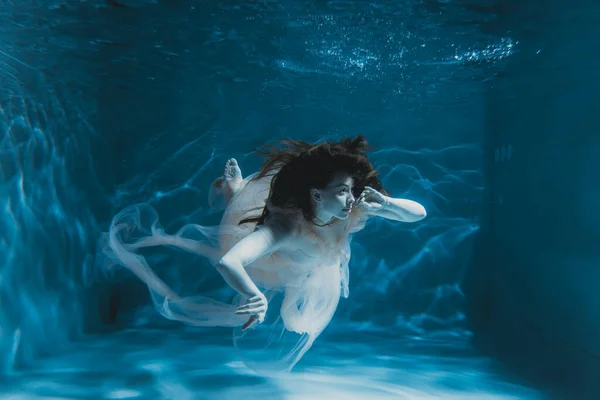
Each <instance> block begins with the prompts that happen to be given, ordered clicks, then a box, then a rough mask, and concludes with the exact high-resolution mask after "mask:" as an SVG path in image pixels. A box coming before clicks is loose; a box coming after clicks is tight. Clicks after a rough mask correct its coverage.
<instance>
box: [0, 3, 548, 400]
mask: <svg viewBox="0 0 600 400" xmlns="http://www.w3.org/2000/svg"><path fill="white" fill-rule="evenodd" d="M501 12H502V9H501V8H496V7H494V3H493V2H490V3H486V2H481V4H479V5H478V6H474V5H472V4H470V3H468V2H420V1H398V2H385V1H373V2H358V1H355V2H350V1H348V2H346V1H328V2H311V1H281V2H276V1H257V2H250V1H247V2H245V1H232V2H220V1H197V2H183V1H174V2H160V1H150V0H147V1H145V0H114V1H100V0H97V1H86V2H71V1H68V2H67V1H58V0H55V1H30V0H27V1H25V0H23V1H19V2H12V3H11V2H4V3H3V4H2V5H0V17H2V18H1V20H2V21H5V22H3V23H2V24H1V25H2V26H1V27H0V79H1V82H2V87H0V134H1V135H2V136H1V139H0V182H1V184H0V199H1V200H2V202H1V204H2V207H0V304H1V308H0V349H1V352H0V354H1V356H0V361H1V362H2V366H1V373H2V374H3V377H4V378H5V379H3V380H2V381H1V384H0V385H1V387H0V392H1V393H2V394H3V396H4V397H3V398H7V399H36V398H56V399H59V398H60V399H67V398H68V399H72V398H76V399H87V398H89V399H99V398H110V399H115V398H148V399H163V398H164V399H211V398H215V399H227V398H240V397H245V398H268V399H271V398H273V399H306V398H310V399H331V398H345V399H379V398H381V399H384V398H385V399H387V398H390V399H429V398H431V399H469V398H473V399H538V398H543V396H542V394H541V390H539V389H534V388H533V387H531V384H530V383H528V382H526V381H525V380H524V379H523V378H521V377H519V376H518V374H516V373H515V372H513V371H511V369H510V368H507V367H506V366H504V365H502V364H501V363H500V362H499V361H495V360H493V359H492V358H489V357H487V356H485V355H482V354H480V353H479V352H478V350H476V349H475V348H474V347H473V345H472V343H471V339H472V338H473V336H474V335H475V334H476V332H472V330H471V326H470V324H469V321H468V317H467V315H466V302H467V301H468V299H466V298H465V295H464V293H463V290H462V288H461V284H462V281H463V278H464V274H465V269H466V266H467V264H468V263H469V262H470V257H471V254H472V248H473V245H474V239H475V236H476V235H477V232H478V230H479V228H480V213H481V210H482V204H481V203H482V193H483V190H484V183H483V182H484V179H483V142H484V125H485V123H486V121H485V112H484V107H485V94H486V91H487V90H488V88H489V85H492V84H493V82H494V79H496V78H497V76H498V75H499V73H500V72H501V71H502V69H503V67H504V65H505V63H506V62H507V60H510V58H511V57H514V55H515V54H517V53H518V51H519V40H518V38H515V37H512V36H511V30H510V29H509V27H503V26H501V25H498V24H496V21H497V19H498V15H499V14H500V13H501ZM357 132H362V133H364V134H365V135H366V136H367V138H368V139H369V141H370V142H371V143H372V144H373V145H374V146H375V150H374V151H373V152H372V153H371V157H372V161H373V163H374V164H375V165H376V166H377V168H379V169H380V171H381V175H380V176H381V178H382V182H383V184H384V186H385V187H386V188H388V189H389V190H390V192H391V193H392V194H393V195H394V196H397V197H408V198H411V199H414V200H417V201H419V202H421V203H422V204H424V205H425V207H426V208H427V210H428V217H427V219H426V220H425V221H423V222H422V223H419V224H414V225H402V224H398V223H391V222H389V221H373V222H370V223H369V225H368V226H367V228H366V229H365V230H364V231H362V232H360V233H359V234H357V235H356V236H355V239H354V243H353V259H352V261H351V264H350V267H351V278H350V297H349V299H347V300H344V301H342V302H341V303H340V307H339V308H338V311H337V314H336V316H335V318H334V320H333V322H332V324H331V325H330V326H329V327H328V329H327V330H326V332H325V333H324V334H323V335H322V337H320V338H319V340H318V341H317V343H316V344H315V345H314V346H313V348H312V349H311V350H310V351H309V352H308V353H307V355H306V356H305V357H304V359H303V360H302V361H301V362H300V363H299V364H298V365H297V367H296V368H295V369H294V370H293V371H292V373H290V374H284V375H278V376H260V375H258V374H256V373H255V372H252V371H251V370H249V369H248V368H247V367H246V366H245V365H244V364H243V363H242V361H241V358H240V355H239V354H238V353H237V352H236V350H235V349H234V347H233V346H232V343H231V332H230V331H229V330H226V329H222V330H221V329H215V330H194V329H191V328H189V327H185V326H182V325H179V324H171V323H167V322H165V321H161V320H160V319H159V318H158V317H157V316H156V313H155V312H154V311H153V310H152V309H151V308H149V304H150V300H149V298H148V295H147V292H146V290H145V288H144V287H143V286H142V285H140V284H139V283H138V282H136V281H135V280H134V279H133V278H132V277H131V276H130V275H128V274H127V273H126V272H124V271H116V272H115V273H107V272H106V269H105V265H104V263H105V262H106V260H104V259H103V258H102V257H98V256H97V241H98V238H99V237H100V234H101V232H103V231H105V230H106V229H107V228H108V223H109V221H110V218H111V217H112V216H113V215H114V214H115V213H116V212H118V211H119V210H120V209H122V208H123V207H125V206H127V205H130V204H133V203H136V202H142V201H144V202H149V203H151V204H152V205H153V206H154V207H155V208H156V209H157V210H158V211H159V214H160V216H161V222H162V224H163V226H164V227H165V228H166V230H167V231H171V232H173V231H175V230H176V229H177V228H178V227H180V226H182V225H183V224H185V223H189V222H197V223H202V224H215V223H218V221H219V217H220V215H219V214H218V213H215V212H212V211H210V210H209V209H208V207H207V201H206V199H207V189H208V185H209V184H210V182H211V181H212V180H213V179H214V178H215V177H217V176H219V175H220V174H221V173H222V168H223V165H224V162H225V160H226V159H227V158H229V157H232V156H233V157H236V158H237V159H238V160H239V162H240V165H241V167H242V170H243V172H244V174H249V173H251V172H254V171H255V170H256V169H257V168H258V166H259V163H260V160H259V159H258V157H256V156H255V155H253V154H252V151H253V149H254V148H256V146H257V145H259V144H260V143H262V142H265V141H267V140H271V139H282V138H285V137H292V138H295V139H302V140H309V141H316V140H321V139H327V138H331V139H335V138H340V137H342V136H346V135H354V134H356V133H357ZM500 156H502V158H503V159H507V158H510V155H508V154H507V152H506V150H504V151H503V153H502V154H500V153H498V157H499V158H500ZM157 268H158V269H159V270H160V271H162V274H163V275H164V276H165V279H167V280H168V281H169V283H170V284H172V285H173V286H174V287H175V288H176V289H177V290H180V291H181V292H182V293H198V292H203V293H207V292H208V293H213V294H223V293H226V292H227V288H226V287H225V286H224V284H223V282H222V280H221V279H220V278H219V276H218V274H217V273H216V272H215V271H214V270H211V269H210V266H209V265H208V264H207V262H206V261H205V260H198V259H196V258H194V257H192V256H190V255H186V254H180V253H177V252H165V253H164V254H162V255H161V258H160V260H159V263H158V266H157Z"/></svg>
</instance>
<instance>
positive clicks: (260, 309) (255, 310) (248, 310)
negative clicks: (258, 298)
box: [235, 305, 267, 315]
mask: <svg viewBox="0 0 600 400" xmlns="http://www.w3.org/2000/svg"><path fill="white" fill-rule="evenodd" d="M265 311H267V307H266V306H264V305H259V306H256V307H253V308H243V309H239V308H238V309H237V310H235V313H236V314H237V315H245V314H258V313H262V312H265Z"/></svg>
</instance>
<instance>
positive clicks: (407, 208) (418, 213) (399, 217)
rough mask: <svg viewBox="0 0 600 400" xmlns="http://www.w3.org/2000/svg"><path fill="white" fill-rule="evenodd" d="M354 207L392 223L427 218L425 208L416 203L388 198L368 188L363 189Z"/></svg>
mask: <svg viewBox="0 0 600 400" xmlns="http://www.w3.org/2000/svg"><path fill="white" fill-rule="evenodd" d="M355 205H356V207H358V208H362V209H364V210H365V211H366V213H367V215H372V216H376V217H383V218H387V219H391V220H394V221H402V222H416V221H420V220H422V219H423V218H425V217H426V216H427V211H425V207H423V206H422V205H421V204H419V203H417V202H416V201H412V200H407V199H395V198H393V197H388V196H385V195H384V194H382V193H380V192H378V191H377V190H375V189H373V188H372V187H370V186H366V187H365V189H364V190H363V192H362V193H361V195H360V196H359V197H358V199H357V200H356V203H355Z"/></svg>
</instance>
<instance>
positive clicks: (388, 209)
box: [105, 135, 426, 371]
mask: <svg viewBox="0 0 600 400" xmlns="http://www.w3.org/2000/svg"><path fill="white" fill-rule="evenodd" d="M367 150H368V144H367V141H366V139H365V138H364V137H363V136H361V135H359V136H357V137H356V138H352V139H350V138H346V139H342V140H341V141H339V142H335V141H325V142H321V143H318V144H310V143H306V142H302V141H294V140H285V141H283V142H281V146H279V147H269V148H265V149H264V150H261V151H259V154H262V155H263V156H265V157H266V161H265V162H264V163H263V165H262V167H261V169H260V171H259V172H257V173H255V174H253V175H250V176H248V177H246V178H245V179H244V178H243V177H242V172H241V170H240V168H239V166H238V164H237V161H236V160H235V159H230V160H229V161H228V162H227V164H226V166H225V172H224V174H223V176H222V177H220V178H218V179H216V180H215V181H214V182H213V184H212V185H211V188H210V192H209V204H210V206H211V207H212V208H221V207H223V208H225V212H224V214H223V217H222V220H221V223H220V226H219V227H218V228H216V227H206V226H201V225H195V224H189V225H186V226H184V227H183V228H182V229H180V230H179V231H178V232H177V233H176V234H174V235H169V234H167V233H165V232H164V231H163V230H162V228H160V226H159V224H158V216H157V214H156V212H155V211H154V210H153V209H152V208H151V207H150V206H149V205H147V204H141V205H135V206H132V207H129V208H127V209H125V210H123V211H121V212H120V213H119V214H117V215H116V216H115V217H114V219H113V221H112V224H111V226H110V229H109V232H108V234H107V238H106V239H107V246H106V247H105V253H106V254H108V255H109V256H110V257H111V259H112V260H113V261H115V262H116V263H117V264H120V265H122V266H124V267H125V268H127V269H129V270H130V271H131V272H133V273H134V274H135V275H136V276H137V277H138V278H139V279H141V280H142V281H143V282H144V283H145V284H146V285H147V286H148V288H149V290H150V293H151V295H152V299H153V301H154V304H155V307H156V309H157V310H158V311H159V312H160V313H161V314H162V315H163V316H165V317H166V318H169V319H172V320H178V321H182V322H184V323H187V324H190V325H195V326H222V327H223V326H225V327H235V328H236V329H235V331H234V339H235V344H236V347H238V348H243V347H244V345H245V344H246V343H252V345H253V347H254V348H258V349H260V351H259V353H260V354H259V355H258V357H259V358H269V359H270V360H269V361H268V362H267V363H268V364H269V368H273V367H275V368H276V369H280V370H281V369H282V370H287V371H289V370H291V368H292V367H293V366H294V365H295V364H296V363H297V362H298V361H299V360H300V358H301V357H302V356H303V355H304V353H305V352H306V351H307V350H308V349H309V348H310V347H311V346H312V344H313V342H314V340H315V339H316V338H317V337H318V336H319V334H320V333H321V332H322V331H323V329H325V327H326V326H327V325H328V324H329V322H330V321H331V319H332V317H333V315H334V313H335V310H336V308H337V305H338V302H339V298H340V296H343V297H348V279H349V273H348V263H349V260H350V240H351V234H352V233H354V232H357V231H359V230H361V229H362V228H363V227H364V225H365V223H366V221H367V220H368V219H369V218H371V217H383V218H387V219H390V220H395V221H402V222H415V221H419V220H421V219H423V218H425V216H426V211H425V209H424V207H423V206H422V205H420V204H418V203H416V202H414V201H411V200H406V199H399V198H391V197H389V196H388V192H387V191H386V190H385V189H383V188H382V185H381V182H380V181H379V179H378V178H377V171H376V170H375V169H374V168H373V167H372V165H371V163H370V162H369V159H368V158H367V156H366V154H365V152H366V151H367ZM199 236H200V237H201V238H199ZM151 246H170V247H176V248H180V249H183V250H186V251H190V252H193V253H196V254H199V255H202V256H204V257H207V258H208V259H209V260H210V261H211V262H212V264H213V265H214V266H215V267H216V269H217V271H218V272H219V273H220V274H221V275H222V276H223V278H224V280H225V281H226V282H227V284H228V285H229V286H231V288H233V289H234V290H235V291H236V292H237V293H239V295H238V296H236V298H235V299H234V301H233V302H232V303H223V302H219V301H217V300H215V299H211V298H208V297H203V296H194V297H181V296H179V295H178V294H177V293H175V292H174V291H173V290H172V289H171V288H170V287H169V286H168V285H167V284H165V283H164V282H163V281H162V280H161V279H160V278H159V277H158V276H157V275H156V274H155V273H154V271H153V270H152V269H151V267H150V266H149V265H148V263H147V261H146V259H145V258H144V257H143V256H142V255H141V254H139V253H140V250H141V249H142V248H144V247H151ZM276 299H277V301H276ZM275 304H276V306H275ZM251 327H252V328H253V329H248V328H251ZM240 328H241V329H240ZM289 335H292V339H291V343H292V345H291V346H288V347H285V348H284V346H285V345H286V343H284V342H285V340H284V338H285V337H287V338H288V339H289ZM288 342H290V340H288ZM288 344H289V343H288ZM269 350H273V351H272V352H269ZM245 361H246V363H247V364H248V365H250V364H249V363H248V360H245Z"/></svg>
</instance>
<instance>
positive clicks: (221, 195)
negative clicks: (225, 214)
mask: <svg viewBox="0 0 600 400" xmlns="http://www.w3.org/2000/svg"><path fill="white" fill-rule="evenodd" d="M242 183H243V177H242V170H241V169H240V167H239V165H238V163H237V160H236V159H235V158H230V159H229V160H227V162H226V163H225V170H224V171H223V176H221V177H219V178H217V179H215V180H214V181H213V183H212V185H210V189H209V192H208V205H209V206H210V208H212V209H215V210H219V209H224V208H226V207H227V204H229V201H230V200H231V198H232V197H233V196H234V195H235V194H236V193H237V192H238V190H240V188H241V187H242Z"/></svg>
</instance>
